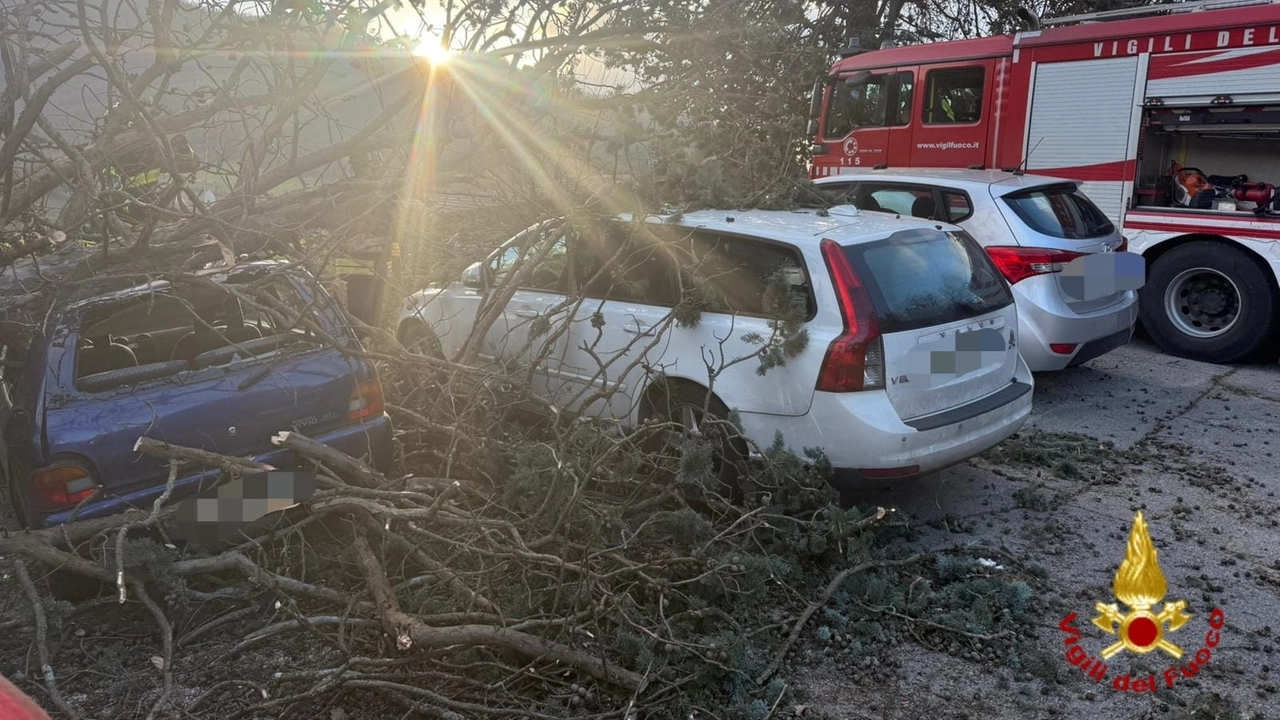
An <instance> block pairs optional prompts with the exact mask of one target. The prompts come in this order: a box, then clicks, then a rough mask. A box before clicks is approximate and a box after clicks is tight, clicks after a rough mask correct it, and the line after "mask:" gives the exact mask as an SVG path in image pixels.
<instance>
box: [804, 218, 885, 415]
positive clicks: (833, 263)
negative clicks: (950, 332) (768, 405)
mask: <svg viewBox="0 0 1280 720" xmlns="http://www.w3.org/2000/svg"><path fill="white" fill-rule="evenodd" d="M822 259H823V260H825V261H826V263H827V270H828V271H829V272H830V273H831V281H832V282H833V283H834V284H835V289H836V300H837V301H838V304H839V306H840V318H841V320H843V321H844V332H842V333H841V334H840V337H837V338H836V339H835V340H832V341H831V345H830V346H829V347H828V348H827V355H826V357H825V358H823V359H822V370H821V371H819V373H818V387H817V389H818V390H821V391H823V392H854V391H858V390H880V389H883V388H884V375H885V372H884V343H883V341H882V340H881V339H880V326H879V323H878V322H877V321H876V313H875V308H873V307H872V305H871V295H870V294H869V293H868V292H867V288H866V286H865V285H863V284H862V279H861V278H859V277H858V273H857V272H856V271H855V270H854V269H853V266H852V265H850V264H849V258H847V257H845V254H844V248H842V247H841V246H840V245H839V244H838V243H836V242H834V241H831V240H823V241H822Z"/></svg>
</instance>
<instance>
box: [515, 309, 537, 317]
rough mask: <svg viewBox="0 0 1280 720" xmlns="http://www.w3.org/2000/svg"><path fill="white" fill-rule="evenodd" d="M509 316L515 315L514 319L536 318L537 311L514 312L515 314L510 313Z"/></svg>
mask: <svg viewBox="0 0 1280 720" xmlns="http://www.w3.org/2000/svg"><path fill="white" fill-rule="evenodd" d="M511 314H512V315H515V316H516V317H522V318H536V317H538V311H537V310H516V311H515V312H513V313H511Z"/></svg>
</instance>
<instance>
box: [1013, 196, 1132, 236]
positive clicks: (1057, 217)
mask: <svg viewBox="0 0 1280 720" xmlns="http://www.w3.org/2000/svg"><path fill="white" fill-rule="evenodd" d="M1004 201H1005V202H1006V203H1008V204H1009V207H1010V208H1012V209H1013V212H1014V214H1016V215H1017V216H1018V218H1019V219H1020V220H1022V222H1024V223H1026V224H1027V225H1028V226H1029V227H1030V228H1031V229H1032V230H1035V231H1036V232H1038V233H1042V234H1044V235H1048V236H1050V237H1056V238H1066V239H1068V240H1086V239H1090V238H1098V237H1104V236H1106V235H1110V234H1111V233H1113V232H1115V226H1114V225H1112V224H1111V221H1110V220H1108V219H1107V216H1106V215H1105V214H1103V212H1102V211H1101V210H1099V209H1098V206H1097V205H1094V204H1093V201H1092V200H1090V199H1089V198H1088V197H1086V196H1085V194H1084V193H1082V192H1080V190H1079V189H1078V188H1077V187H1076V186H1075V185H1056V186H1053V187H1046V188H1036V189H1035V190H1025V191H1023V192H1017V193H1012V194H1010V195H1005V196H1004Z"/></svg>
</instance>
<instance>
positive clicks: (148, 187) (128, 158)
mask: <svg viewBox="0 0 1280 720" xmlns="http://www.w3.org/2000/svg"><path fill="white" fill-rule="evenodd" d="M166 142H167V143H168V145H169V150H170V153H171V155H172V157H173V160H174V164H175V165H176V167H175V168H174V169H175V170H177V171H178V172H180V173H190V172H195V171H196V170H199V169H200V158H199V156H197V155H196V152H195V150H194V149H192V147H191V144H190V143H188V142H187V138H186V136H185V135H182V134H177V135H174V136H172V137H169V138H166ZM164 172H165V168H164V158H163V156H162V155H161V153H160V151H159V150H158V149H157V148H156V146H155V144H154V143H150V142H146V143H142V144H141V145H139V146H138V147H136V148H133V149H131V150H128V151H126V152H123V153H120V154H119V155H118V156H117V157H116V158H114V162H113V163H112V164H111V165H110V166H109V167H108V168H107V180H108V185H109V187H112V188H115V189H117V190H120V191H121V192H124V193H125V194H127V195H128V196H129V197H131V198H133V199H134V200H137V201H139V202H138V203H134V202H127V203H126V204H125V206H124V207H123V208H121V210H120V211H119V214H120V216H121V217H124V218H127V219H129V220H132V221H134V222H142V221H144V220H145V219H146V215H147V213H146V210H147V208H145V207H144V206H143V205H142V204H140V203H146V204H147V205H154V204H155V203H156V202H158V201H159V200H160V176H161V175H162V174H164Z"/></svg>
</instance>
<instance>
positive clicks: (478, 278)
mask: <svg viewBox="0 0 1280 720" xmlns="http://www.w3.org/2000/svg"><path fill="white" fill-rule="evenodd" d="M462 286H463V287H469V288H475V289H476V290H480V289H483V288H484V263H478V262H477V263H472V264H471V265H469V266H467V269H466V270H463V271H462Z"/></svg>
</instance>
